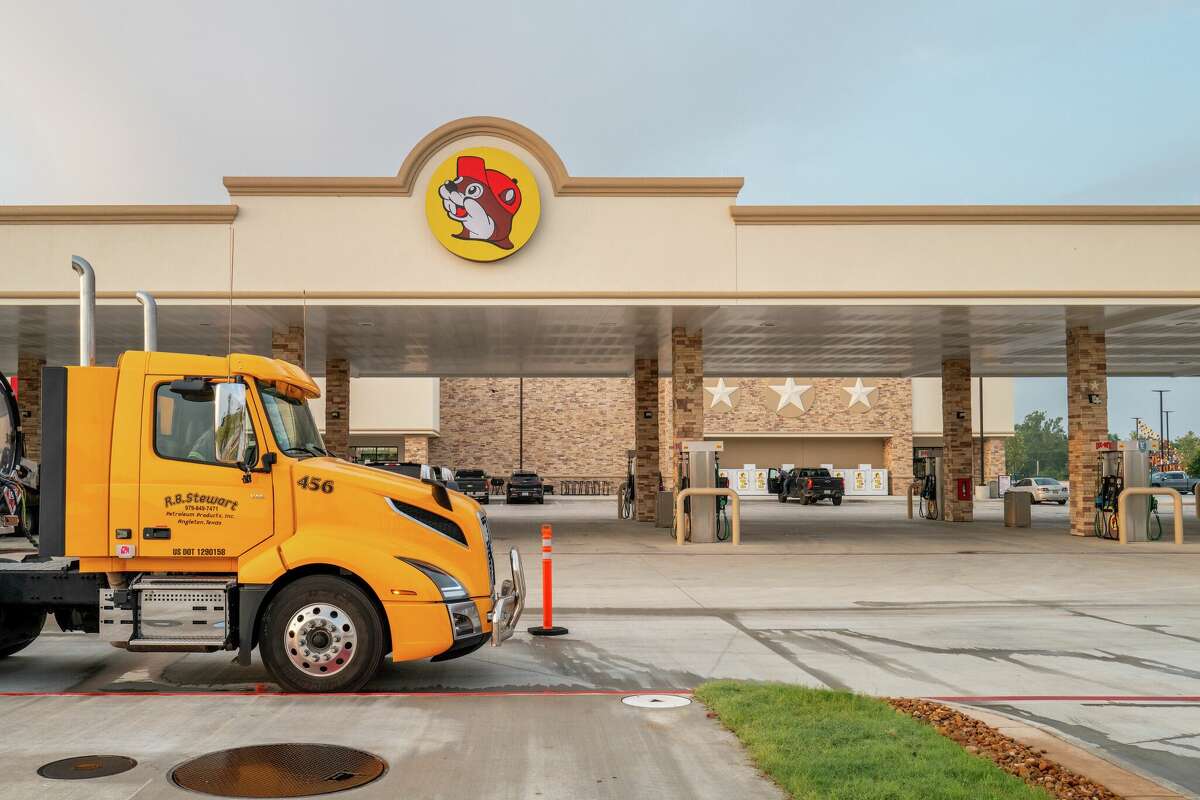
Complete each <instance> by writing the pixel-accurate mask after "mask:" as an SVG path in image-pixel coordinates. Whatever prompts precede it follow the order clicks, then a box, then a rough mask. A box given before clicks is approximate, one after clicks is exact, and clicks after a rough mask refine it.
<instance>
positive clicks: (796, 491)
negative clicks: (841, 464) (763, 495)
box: [777, 467, 846, 506]
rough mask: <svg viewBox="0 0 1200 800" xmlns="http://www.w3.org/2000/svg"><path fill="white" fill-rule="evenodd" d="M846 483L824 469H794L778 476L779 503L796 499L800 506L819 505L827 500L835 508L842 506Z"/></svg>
mask: <svg viewBox="0 0 1200 800" xmlns="http://www.w3.org/2000/svg"><path fill="white" fill-rule="evenodd" d="M845 494H846V482H845V481H843V480H842V479H841V478H836V477H834V476H833V475H830V474H829V470H827V469H825V468H824V467H794V468H792V469H791V470H789V471H787V472H785V473H781V474H780V476H779V493H778V495H777V496H778V497H779V502H781V503H786V502H787V501H788V499H789V498H793V497H795V498H797V499H799V500H800V505H802V506H806V505H808V504H809V503H819V502H820V501H822V500H825V499H828V500H830V501H831V502H832V503H833V504H834V505H835V506H840V505H841V504H842V497H843V496H844V495H845Z"/></svg>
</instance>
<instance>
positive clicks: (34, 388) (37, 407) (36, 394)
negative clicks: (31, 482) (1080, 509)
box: [17, 355, 46, 461]
mask: <svg viewBox="0 0 1200 800" xmlns="http://www.w3.org/2000/svg"><path fill="white" fill-rule="evenodd" d="M44 366H46V359H44V358H37V357H34V356H22V355H18V356H17V406H18V413H20V415H21V432H22V433H23V434H24V436H25V457H26V458H28V459H30V460H31V461H41V459H42V367H44Z"/></svg>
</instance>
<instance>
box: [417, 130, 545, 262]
mask: <svg viewBox="0 0 1200 800" xmlns="http://www.w3.org/2000/svg"><path fill="white" fill-rule="evenodd" d="M540 215H541V197H540V196H539V195H538V188H537V181H536V180H535V179H534V177H533V173H532V172H531V171H530V170H529V168H528V167H526V166H525V164H523V163H522V162H521V160H520V159H518V158H517V157H516V156H514V155H513V154H512V153H508V152H505V151H504V150H497V149H496V148H493V147H472V148H470V149H467V150H462V151H460V152H458V153H455V154H454V155H452V156H450V157H449V158H447V159H446V160H445V161H443V162H442V163H441V165H439V166H438V168H437V169H435V170H434V171H433V175H432V176H431V177H430V179H429V188H428V190H427V193H426V197H425V216H426V217H428V219H429V227H430V229H431V230H432V231H433V234H434V236H436V237H437V240H438V241H439V242H441V243H442V245H443V246H444V247H445V248H446V249H447V250H449V251H450V252H452V253H454V254H455V255H457V256H461V257H463V258H468V259H471V260H472V261H498V260H500V259H502V258H505V257H506V256H510V255H512V254H513V253H515V252H517V251H518V250H520V249H521V248H522V247H524V246H525V243H526V242H528V241H529V239H530V237H531V236H533V231H534V228H536V227H537V223H538V217H539V216H540Z"/></svg>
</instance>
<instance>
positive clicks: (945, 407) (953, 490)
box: [940, 358, 978, 522]
mask: <svg viewBox="0 0 1200 800" xmlns="http://www.w3.org/2000/svg"><path fill="white" fill-rule="evenodd" d="M974 454H975V437H974V436H973V435H972V434H971V362H970V360H968V359H957V358H956V359H947V360H945V361H943V362H942V458H943V463H942V474H941V476H940V480H941V481H942V486H943V487H944V492H945V497H946V508H945V520H946V521H947V522H970V521H971V520H972V518H973V516H974V511H975V501H974V499H971V500H959V499H958V486H957V482H958V479H960V478H967V479H970V478H971V476H973V475H974V474H975V473H976V471H977V470H978V467H977V465H976V464H975V463H973V462H972V457H973V456H974ZM975 482H976V481H972V482H971V483H972V486H973V485H974V484H975Z"/></svg>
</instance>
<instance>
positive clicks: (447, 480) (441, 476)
mask: <svg viewBox="0 0 1200 800" xmlns="http://www.w3.org/2000/svg"><path fill="white" fill-rule="evenodd" d="M433 471H434V475H436V476H437V479H438V480H440V481H441V482H442V483H444V484H445V485H446V488H447V489H450V490H451V491H455V492H459V491H462V490H461V489H459V488H458V481H456V480H455V479H454V470H452V469H450V468H449V467H434V468H433Z"/></svg>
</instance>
